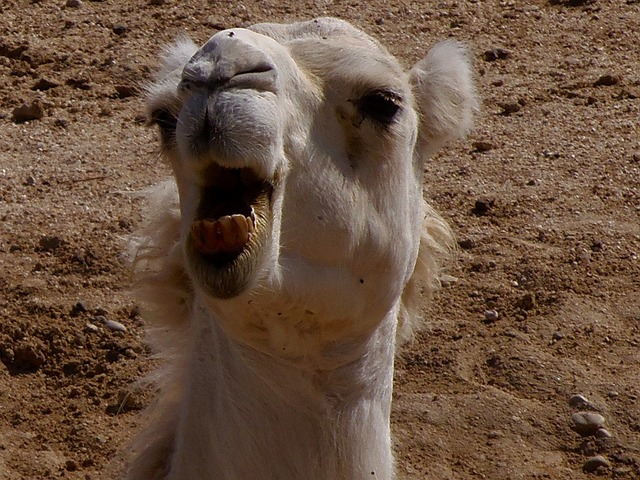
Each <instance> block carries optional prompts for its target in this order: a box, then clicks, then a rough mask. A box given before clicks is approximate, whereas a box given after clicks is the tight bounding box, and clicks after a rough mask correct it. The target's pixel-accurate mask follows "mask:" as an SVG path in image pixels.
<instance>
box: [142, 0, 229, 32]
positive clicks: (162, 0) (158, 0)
mask: <svg viewBox="0 0 640 480" xmlns="http://www.w3.org/2000/svg"><path fill="white" fill-rule="evenodd" d="M149 3H150V4H151V5H157V6H159V7H161V6H162V5H165V4H166V3H167V0H151V1H150V2H149ZM223 30H224V29H223Z"/></svg>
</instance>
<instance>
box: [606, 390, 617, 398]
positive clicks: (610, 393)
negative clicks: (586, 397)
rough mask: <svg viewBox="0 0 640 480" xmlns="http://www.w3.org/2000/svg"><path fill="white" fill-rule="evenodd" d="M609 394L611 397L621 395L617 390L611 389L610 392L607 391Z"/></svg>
mask: <svg viewBox="0 0 640 480" xmlns="http://www.w3.org/2000/svg"><path fill="white" fill-rule="evenodd" d="M607 395H608V396H609V398H618V397H619V396H620V394H619V393H618V392H616V391H615V390H611V391H610V392H609V393H607Z"/></svg>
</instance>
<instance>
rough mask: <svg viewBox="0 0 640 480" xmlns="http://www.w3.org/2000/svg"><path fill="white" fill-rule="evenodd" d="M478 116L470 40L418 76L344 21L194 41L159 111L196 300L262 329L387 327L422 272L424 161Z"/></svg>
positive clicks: (155, 92) (155, 111)
mask: <svg viewBox="0 0 640 480" xmlns="http://www.w3.org/2000/svg"><path fill="white" fill-rule="evenodd" d="M475 108H476V103H475V96H474V91H473V87H472V82H471V75H470V71H469V67H468V62H467V59H466V55H465V53H464V49H463V48H462V47H460V46H459V45H458V44H456V43H454V42H444V43H442V44H438V45H436V46H435V47H434V48H433V49H432V51H431V52H430V53H429V54H428V55H427V56H426V57H425V58H424V59H423V60H421V61H420V62H418V64H416V65H415V66H414V67H413V68H412V69H411V70H410V71H409V72H406V71H404V70H403V69H402V67H401V66H400V64H399V63H398V61H397V60H396V59H395V58H394V57H392V56H391V55H390V54H389V53H388V52H387V51H386V50H385V49H384V48H383V47H382V46H381V45H380V44H379V43H378V42H377V41H375V40H373V39H372V38H371V37H369V36H367V35H366V34H364V33H363V32H361V31H360V30H358V29H356V28H354V27H352V26H351V25H349V24H347V23H345V22H342V21H340V20H336V19H318V20H313V21H310V22H303V23H295V24H291V25H278V24H259V25H254V26H252V27H250V28H248V29H242V28H233V29H229V30H224V31H221V32H218V33H217V34H215V35H214V36H213V37H211V38H210V39H209V40H208V41H207V42H206V43H205V44H204V45H203V46H201V47H199V48H198V47H197V46H195V45H194V44H192V43H191V42H190V41H186V40H182V41H179V42H178V43H177V44H176V45H175V46H174V47H173V48H172V49H171V50H170V51H169V52H168V54H167V56H166V58H165V62H164V65H163V67H162V69H161V71H160V72H159V74H158V76H157V80H156V82H155V84H154V85H153V86H151V87H150V95H149V100H148V110H149V115H150V119H151V122H153V123H155V124H157V125H158V126H159V129H160V138H161V143H162V148H163V152H164V155H165V156H166V157H167V158H168V159H169V161H170V164H171V167H172V169H173V173H174V176H175V179H176V183H177V187H178V193H179V201H180V212H181V220H180V222H181V223H180V242H181V247H182V250H183V255H184V258H185V264H186V271H187V274H188V276H189V277H190V280H191V283H192V285H193V288H194V289H195V291H196V292H199V294H200V295H202V296H203V297H204V298H206V299H207V301H208V302H210V304H211V305H214V306H215V308H218V309H221V310H223V311H224V310H225V309H232V310H234V311H236V310H237V309H238V308H240V306H242V308H248V307H247V305H250V304H252V303H253V307H252V308H253V309H254V312H253V313H254V314H255V315H254V318H255V317H256V316H257V317H258V318H260V325H261V327H260V328H264V322H265V321H266V320H265V318H266V316H267V315H273V316H274V318H273V319H272V320H273V321H274V322H275V321H276V320H277V319H276V318H275V316H276V315H283V313H284V314H285V315H284V316H285V317H286V313H287V309H289V311H290V313H293V312H295V313H296V315H297V317H296V318H297V319H298V320H300V318H301V317H304V316H307V317H314V316H315V318H323V319H327V318H329V320H330V321H335V322H337V323H340V324H341V325H344V324H345V322H346V320H345V319H354V318H370V319H372V320H371V321H376V319H378V320H379V319H380V318H382V317H383V316H384V315H386V314H387V313H388V312H390V311H392V310H393V308H394V307H395V306H397V304H398V303H399V299H400V297H401V295H402V291H403V289H404V287H405V285H406V284H407V282H408V281H409V279H410V277H411V275H412V273H413V271H414V267H415V264H416V259H417V256H418V250H419V246H420V238H421V233H422V228H423V219H424V215H425V210H424V206H423V202H422V188H423V187H422V185H423V175H424V162H425V160H426V159H427V158H428V156H429V155H430V154H431V153H432V152H433V151H435V150H436V149H437V148H438V147H440V146H441V145H442V144H443V143H444V142H446V141H447V140H449V139H451V138H455V137H459V136H461V135H463V134H464V133H466V130H467V129H468V128H469V126H470V123H471V117H472V113H473V110H474V109H475ZM284 297H286V302H285V303H286V305H282V304H279V305H278V308H275V307H274V308H271V307H272V306H273V305H271V304H270V303H269V302H274V301H275V300H274V299H276V298H277V299H280V300H281V298H284ZM280 300H278V301H280ZM281 303H282V302H281ZM266 306H269V308H266ZM267 310H269V311H270V312H271V311H272V313H267ZM323 321H325V320H323ZM255 322H258V321H257V320H255ZM346 323H348V322H346ZM313 324H314V323H313V322H310V323H308V324H307V325H306V326H305V327H301V328H304V329H305V331H307V333H308V330H309V329H312V327H310V326H309V325H313ZM255 326H256V328H258V327H257V323H256V325H255ZM369 327H370V325H367V324H366V322H365V323H364V324H363V323H361V324H360V325H359V326H358V329H361V330H366V329H367V328H369Z"/></svg>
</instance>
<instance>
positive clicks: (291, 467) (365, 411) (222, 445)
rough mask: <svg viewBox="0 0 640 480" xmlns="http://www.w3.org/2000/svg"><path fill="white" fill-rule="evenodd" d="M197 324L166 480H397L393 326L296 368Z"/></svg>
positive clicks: (207, 322)
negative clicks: (393, 445)
mask: <svg viewBox="0 0 640 480" xmlns="http://www.w3.org/2000/svg"><path fill="white" fill-rule="evenodd" d="M389 318H391V316H390V317H389ZM200 320H201V321H200V322H198V323H199V325H200V326H199V328H198V329H197V332H196V335H195V337H194V339H193V349H192V350H191V351H192V352H193V355H192V357H191V359H190V361H189V367H188V368H189V370H190V371H189V372H187V373H186V375H187V378H189V379H190V381H189V382H188V383H187V387H186V388H187V391H186V392H185V395H184V398H183V403H182V407H181V409H182V411H181V419H180V423H179V426H178V432H177V433H178V434H177V439H178V440H177V444H176V452H175V455H174V459H173V464H172V467H171V474H170V475H169V477H168V478H169V479H171V480H185V479H195V478H197V479H200V480H206V479H212V480H213V479H215V480H248V479H256V478H259V479H263V480H282V479H287V480H303V479H304V480H338V479H348V480H360V479H365V478H366V479H384V480H390V479H391V478H392V465H393V460H392V456H391V446H390V431H389V409H390V403H391V393H392V376H393V348H394V345H393V344H390V343H391V342H389V340H388V339H389V338H394V336H393V331H391V332H389V331H388V330H390V329H391V330H393V328H394V326H393V324H392V322H391V321H389V322H382V323H381V324H380V326H379V329H378V330H379V331H375V332H373V333H372V334H371V335H370V336H369V337H368V338H367V339H366V340H364V341H361V342H360V344H355V343H354V344H352V345H346V344H344V345H334V346H333V348H332V349H331V351H328V352H327V354H326V357H334V358H321V357H314V358H309V359H296V360H295V361H294V360H291V359H282V358H278V357H276V356H274V355H269V354H267V353H264V352H258V351H256V350H253V349H251V348H249V347H246V346H243V345H242V344H241V343H238V342H236V341H234V340H231V339H230V338H229V337H227V336H226V335H225V333H224V332H222V331H221V329H220V328H219V327H218V326H217V324H216V322H215V320H214V319H207V318H201V319H200ZM347 351H351V352H363V353H362V354H361V355H346V354H345V353H344V352H347ZM340 352H343V353H342V354H341V353H340ZM340 355H342V356H340ZM336 358H342V359H343V360H344V363H341V361H340V360H336ZM187 432H188V434H187Z"/></svg>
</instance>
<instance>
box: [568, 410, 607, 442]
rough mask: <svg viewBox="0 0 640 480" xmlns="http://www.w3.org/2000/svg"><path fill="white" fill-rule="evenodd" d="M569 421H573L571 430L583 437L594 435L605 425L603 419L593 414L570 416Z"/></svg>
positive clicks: (584, 413) (580, 413) (578, 413)
mask: <svg viewBox="0 0 640 480" xmlns="http://www.w3.org/2000/svg"><path fill="white" fill-rule="evenodd" d="M571 420H572V421H573V426H572V427H571V428H572V429H573V430H574V431H575V432H576V433H578V434H580V435H581V436H583V437H589V436H591V435H595V433H596V432H597V431H598V429H599V428H602V427H604V424H605V418H604V417H603V416H602V415H600V414H599V413H595V412H577V413H574V414H573V415H571Z"/></svg>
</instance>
